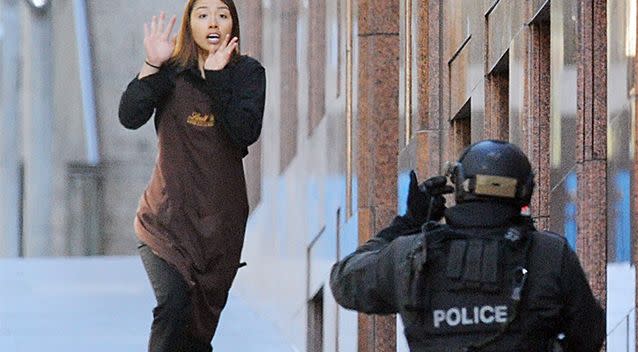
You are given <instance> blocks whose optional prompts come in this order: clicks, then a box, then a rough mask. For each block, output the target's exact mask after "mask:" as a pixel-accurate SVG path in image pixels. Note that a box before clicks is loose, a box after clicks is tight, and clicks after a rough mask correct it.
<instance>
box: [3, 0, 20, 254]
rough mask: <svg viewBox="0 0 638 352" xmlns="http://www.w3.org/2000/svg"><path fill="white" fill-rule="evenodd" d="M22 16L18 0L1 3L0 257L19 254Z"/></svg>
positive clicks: (5, 0)
mask: <svg viewBox="0 0 638 352" xmlns="http://www.w3.org/2000/svg"><path fill="white" fill-rule="evenodd" d="M19 16H20V14H19V11H18V1H17V0H2V2H0V48H2V49H1V50H0V53H1V54H2V56H1V57H0V79H1V81H0V194H1V195H2V196H1V197H0V209H2V211H0V229H2V235H0V257H17V256H19V255H20V231H21V229H20V228H19V227H20V226H19V225H20V221H19V217H20V209H19V208H20V172H19V160H18V155H19V144H18V143H19V141H18V135H19V134H18V108H19V103H18V82H19V77H18V70H17V67H18V66H19V60H20V53H19V47H20V21H19Z"/></svg>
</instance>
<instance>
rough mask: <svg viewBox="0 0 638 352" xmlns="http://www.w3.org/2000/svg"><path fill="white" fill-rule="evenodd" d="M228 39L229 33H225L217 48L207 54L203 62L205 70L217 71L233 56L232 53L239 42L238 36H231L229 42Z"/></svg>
mask: <svg viewBox="0 0 638 352" xmlns="http://www.w3.org/2000/svg"><path fill="white" fill-rule="evenodd" d="M229 39H230V34H227V35H226V38H225V39H224V42H222V43H221V45H220V46H219V48H217V50H216V51H215V52H214V53H209V54H208V58H206V61H205V62H204V69H205V70H213V71H219V70H222V69H223V68H224V67H226V65H227V64H228V62H229V61H230V58H231V57H232V56H233V53H234V52H235V51H236V50H237V46H238V42H239V38H237V37H233V39H232V40H230V42H229Z"/></svg>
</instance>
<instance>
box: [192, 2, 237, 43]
mask: <svg viewBox="0 0 638 352" xmlns="http://www.w3.org/2000/svg"><path fill="white" fill-rule="evenodd" d="M190 20H191V33H192V34H193V40H194V41H195V43H196V44H197V46H198V47H199V48H200V49H201V50H202V51H204V52H205V53H206V54H209V53H211V54H212V53H214V52H215V51H216V50H217V49H218V48H219V46H220V45H221V44H222V43H223V41H224V38H226V35H227V34H231V33H232V30H233V19H232V17H231V15H230V10H229V9H228V6H226V4H224V2H223V1H221V0H197V1H196V2H195V5H194V6H193V11H191V18H190ZM230 39H232V38H230Z"/></svg>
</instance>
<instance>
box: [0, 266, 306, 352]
mask: <svg viewBox="0 0 638 352" xmlns="http://www.w3.org/2000/svg"><path fill="white" fill-rule="evenodd" d="M154 304H155V298H154V296H153V292H152V290H151V287H150V285H149V283H148V279H147V277H146V273H145V272H144V269H143V267H142V264H141V261H140V259H139V257H136V256H132V257H73V258H37V259H0V351H2V352H35V351H48V352H57V351H60V352H62V351H64V352H74V351H78V352H79V351H82V352H85V351H92V352H107V351H108V352H113V351H118V352H129V351H130V352H143V351H146V350H147V341H148V332H149V330H150V324H151V320H152V313H151V311H152V309H153V307H154ZM281 336H282V335H281V333H280V332H278V331H277V330H276V328H275V326H274V324H272V323H270V322H269V321H268V320H267V319H265V318H264V317H261V316H259V315H258V314H257V313H255V312H254V311H253V310H251V309H250V307H249V306H248V305H247V304H245V302H243V301H242V299H241V298H240V297H238V296H236V295H234V294H233V292H232V291H231V295H230V298H229V301H228V305H227V307H226V309H225V310H224V312H223V314H222V318H221V323H220V327H219V329H218V332H217V335H216V336H215V339H214V340H213V347H214V348H215V352H230V351H242V352H253V351H254V352H292V351H294V349H293V348H292V347H291V346H290V345H289V344H287V343H286V341H285V340H284V339H283V338H282V337H281Z"/></svg>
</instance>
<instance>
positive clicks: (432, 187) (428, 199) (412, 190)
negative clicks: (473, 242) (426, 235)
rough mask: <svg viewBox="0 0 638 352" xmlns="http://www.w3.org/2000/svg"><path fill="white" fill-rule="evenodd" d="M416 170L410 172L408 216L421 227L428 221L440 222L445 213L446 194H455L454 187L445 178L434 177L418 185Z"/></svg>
mask: <svg viewBox="0 0 638 352" xmlns="http://www.w3.org/2000/svg"><path fill="white" fill-rule="evenodd" d="M417 184H418V181H417V179H416V174H415V173H414V170H412V171H410V186H409V188H408V210H407V212H406V215H407V216H409V217H410V218H411V220H413V221H414V222H415V223H417V224H418V225H419V226H420V225H422V224H424V223H426V222H428V221H439V220H441V219H442V218H443V213H444V211H445V198H444V197H443V195H444V194H446V193H452V192H454V188H453V187H452V186H449V185H447V178H446V177H445V176H434V177H430V178H429V179H427V180H426V181H425V182H423V183H421V184H420V185H417Z"/></svg>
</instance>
